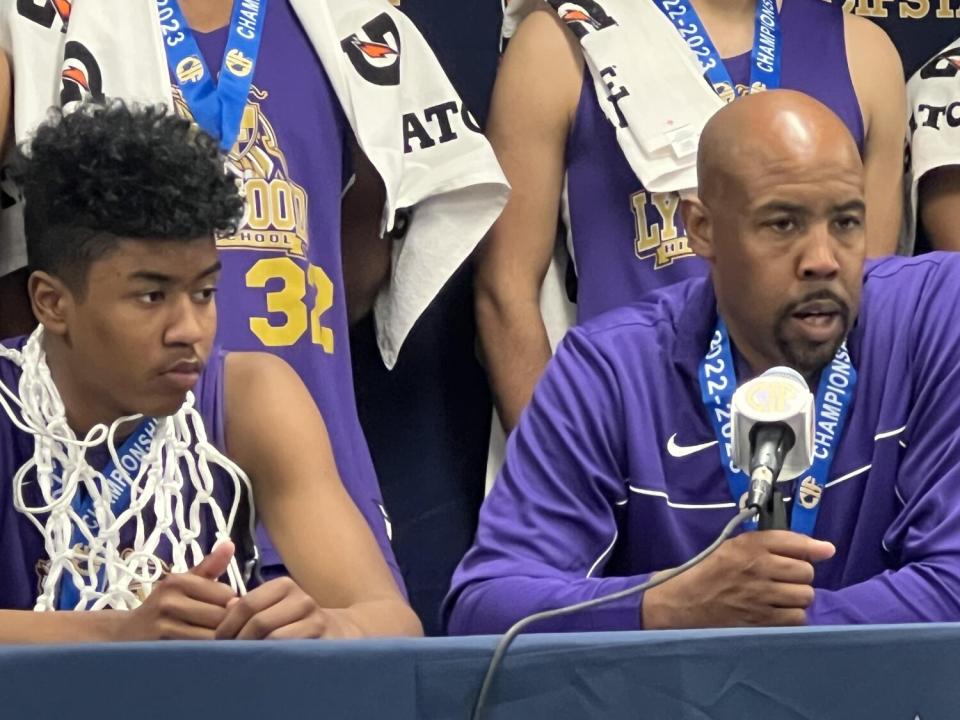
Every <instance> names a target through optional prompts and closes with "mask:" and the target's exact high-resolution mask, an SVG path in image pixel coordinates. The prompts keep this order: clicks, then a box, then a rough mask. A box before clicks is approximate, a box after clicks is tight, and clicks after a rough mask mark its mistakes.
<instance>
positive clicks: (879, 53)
mask: <svg viewBox="0 0 960 720" xmlns="http://www.w3.org/2000/svg"><path fill="white" fill-rule="evenodd" d="M843 35H844V40H845V41H846V44H847V58H848V60H849V62H850V65H851V69H854V65H856V67H857V68H863V69H868V70H870V71H871V75H873V76H880V75H882V74H884V73H889V72H891V71H894V77H892V78H888V79H889V80H890V81H891V82H894V81H896V82H900V83H902V82H903V64H902V63H901V62H900V54H899V53H898V52H897V48H896V47H895V46H894V44H893V41H892V40H891V39H890V36H889V35H887V33H886V32H885V31H884V29H883V28H881V27H880V26H879V25H877V24H876V23H875V22H873V21H871V20H868V19H867V18H864V17H859V16H858V15H854V14H852V13H846V14H845V15H844V17H843Z"/></svg>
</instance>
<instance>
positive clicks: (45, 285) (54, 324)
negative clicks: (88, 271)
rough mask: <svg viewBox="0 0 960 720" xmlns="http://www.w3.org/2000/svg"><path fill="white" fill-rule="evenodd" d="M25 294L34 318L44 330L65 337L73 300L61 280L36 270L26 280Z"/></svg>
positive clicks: (68, 289) (72, 296) (71, 294)
mask: <svg viewBox="0 0 960 720" xmlns="http://www.w3.org/2000/svg"><path fill="white" fill-rule="evenodd" d="M27 292H28V293H29V294H30V305H31V307H32V308H33V314H34V317H36V318H37V321H38V322H39V323H40V324H41V325H43V327H44V330H45V331H46V332H49V333H53V334H54V335H66V333H67V318H68V316H69V314H70V309H71V308H72V307H73V305H74V303H75V299H74V295H73V293H72V292H71V291H70V288H68V287H67V286H66V284H65V283H64V282H63V280H61V279H60V278H58V277H54V276H53V275H51V274H49V273H46V272H43V271H42V270H37V271H35V272H32V273H31V274H30V279H29V280H27Z"/></svg>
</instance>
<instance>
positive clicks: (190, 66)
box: [177, 55, 204, 85]
mask: <svg viewBox="0 0 960 720" xmlns="http://www.w3.org/2000/svg"><path fill="white" fill-rule="evenodd" d="M203 75H204V69H203V63H202V62H201V61H200V58H198V57H197V56H196V55H191V56H190V57H186V58H184V59H183V60H181V61H180V62H179V63H178V64H177V80H179V81H180V84H181V85H185V84H187V83H195V82H200V80H202V79H203Z"/></svg>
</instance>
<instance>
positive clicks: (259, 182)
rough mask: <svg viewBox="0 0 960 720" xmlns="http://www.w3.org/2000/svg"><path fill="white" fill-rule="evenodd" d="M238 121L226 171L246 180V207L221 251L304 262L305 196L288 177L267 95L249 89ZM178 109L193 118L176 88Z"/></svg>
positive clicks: (220, 240) (219, 240) (223, 239)
mask: <svg viewBox="0 0 960 720" xmlns="http://www.w3.org/2000/svg"><path fill="white" fill-rule="evenodd" d="M250 96H251V98H253V99H254V100H251V101H250V102H248V103H247V107H246V108H245V109H244V111H243V117H242V119H241V120H240V132H239V134H238V135H237V142H236V144H235V145H234V146H233V150H231V151H230V154H229V156H228V157H227V167H228V168H230V170H231V171H232V172H233V173H234V174H235V175H236V176H237V177H238V178H240V179H241V180H242V181H243V189H244V194H245V195H246V200H247V202H246V207H245V208H244V213H243V219H242V220H241V221H240V229H239V230H238V231H237V233H236V234H234V235H231V236H223V237H219V238H217V247H220V248H246V249H251V250H264V251H269V252H284V253H286V254H287V255H290V256H293V257H297V258H304V257H306V254H307V242H308V240H307V238H308V237H309V236H308V234H307V231H308V228H307V217H308V215H307V193H306V191H305V190H304V189H303V188H302V187H300V186H299V185H297V184H296V183H295V182H293V180H291V179H290V172H289V170H288V169H287V158H286V156H285V155H284V154H283V152H282V151H281V150H280V147H279V146H278V144H277V134H276V132H274V129H273V125H271V124H270V121H269V120H268V119H267V118H266V116H265V115H264V114H263V111H262V110H261V107H260V102H256V100H259V101H263V100H266V98H267V94H266V93H264V92H260V91H259V90H257V88H255V87H252V88H251V89H250ZM174 105H175V106H176V108H177V113H178V114H179V115H181V116H182V117H186V118H190V119H192V115H191V113H190V109H189V107H188V106H187V104H186V102H184V100H183V96H182V95H181V94H180V92H179V90H178V89H176V88H175V89H174Z"/></svg>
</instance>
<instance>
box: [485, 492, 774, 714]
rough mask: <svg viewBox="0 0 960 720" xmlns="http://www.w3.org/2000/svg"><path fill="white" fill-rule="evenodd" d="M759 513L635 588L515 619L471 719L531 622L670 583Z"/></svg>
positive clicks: (742, 517)
mask: <svg viewBox="0 0 960 720" xmlns="http://www.w3.org/2000/svg"><path fill="white" fill-rule="evenodd" d="M756 514H757V508H755V507H748V508H746V509H744V510H741V511H740V512H739V513H737V514H736V515H735V516H734V517H733V518H732V519H731V520H730V522H728V523H727V524H726V525H725V526H724V528H723V530H722V531H721V533H720V535H718V536H717V539H716V540H714V541H713V542H712V543H710V545H708V546H707V547H706V548H705V549H704V550H701V551H700V552H699V553H697V554H696V555H694V556H693V557H692V558H690V559H689V560H687V561H686V562H685V563H683V564H682V565H678V566H677V567H675V568H671V569H670V570H664V571H663V572H661V573H658V574H657V575H655V576H654V577H652V578H650V579H649V580H647V581H646V582H645V583H641V584H640V585H637V586H635V587H631V588H627V589H626V590H618V591H617V592H615V593H610V594H609V595H604V596H603V597H598V598H594V599H593V600H584V601H583V602H578V603H575V604H573V605H567V606H565V607H560V608H556V609H554V610H543V611H541V612H538V613H534V614H533V615H527V617H525V618H521V619H520V620H518V621H517V622H515V623H514V624H513V625H512V626H511V627H510V629H509V630H507V632H505V633H504V634H503V637H501V638H500V642H499V643H497V647H496V649H495V650H494V651H493V657H492V658H490V664H489V665H488V666H487V674H486V675H485V676H484V678H483V684H482V685H481V686H480V693H479V694H478V695H477V702H476V704H475V705H474V706H473V714H472V715H471V716H470V717H471V719H472V720H481V717H482V715H483V710H484V707H485V705H486V703H487V697H488V696H489V694H490V688H491V687H492V686H493V681H494V679H495V678H496V676H497V670H499V669H500V665H501V664H502V663H503V659H504V657H505V656H506V654H507V650H509V649H510V645H511V644H513V641H514V640H516V639H517V636H518V635H519V634H520V633H521V632H523V631H524V629H525V628H526V627H527V626H528V625H531V624H533V623H535V622H538V621H540V620H550V619H553V618H557V617H561V616H563V615H571V614H573V613H575V612H579V611H581V610H587V609H588V608H592V607H596V606H598V605H604V604H606V603H609V602H613V601H615V600H620V599H621V598H625V597H629V596H630V595H636V594H639V593H642V592H644V591H645V590H650V589H651V588H655V587H657V586H658V585H662V584H663V583H665V582H667V580H672V579H673V578H675V577H676V576H677V575H680V574H681V573H684V572H686V571H687V570H689V569H690V568H692V567H694V566H696V565H699V564H700V563H701V562H703V561H704V560H706V559H707V558H708V557H709V556H710V555H711V554H713V552H714V551H715V550H716V549H717V548H718V547H720V545H722V544H723V542H724V541H725V540H727V538H729V537H730V535H731V534H732V533H733V531H734V530H736V529H737V528H738V527H739V526H740V525H741V524H742V523H744V522H746V521H747V520H750V519H751V518H752V517H754V516H755V515H756Z"/></svg>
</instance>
